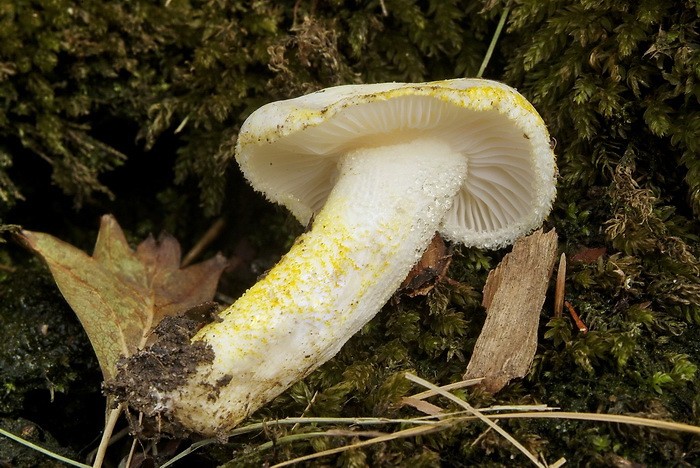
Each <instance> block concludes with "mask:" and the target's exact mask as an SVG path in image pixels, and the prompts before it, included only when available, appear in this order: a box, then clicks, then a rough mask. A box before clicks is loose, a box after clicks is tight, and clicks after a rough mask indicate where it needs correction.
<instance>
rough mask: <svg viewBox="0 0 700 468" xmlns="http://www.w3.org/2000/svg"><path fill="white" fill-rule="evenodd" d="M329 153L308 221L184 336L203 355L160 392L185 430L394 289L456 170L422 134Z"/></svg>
mask: <svg viewBox="0 0 700 468" xmlns="http://www.w3.org/2000/svg"><path fill="white" fill-rule="evenodd" d="M404 141H405V140H404ZM340 161H341V162H340V164H339V167H338V178H337V182H336V185H335V187H334V189H333V190H332V192H331V194H330V196H329V197H328V200H327V202H326V204H325V205H324V207H323V209H322V211H321V212H320V213H319V214H318V216H317V217H316V219H315V221H314V223H313V229H312V230H311V231H310V232H307V233H305V234H303V235H302V236H301V237H299V238H298V239H297V241H296V242H295V244H294V246H293V247H292V249H291V250H290V252H289V253H287V254H286V255H285V256H284V257H283V258H282V260H281V261H280V262H279V263H278V264H277V265H276V266H275V267H274V268H273V269H272V270H271V271H270V272H269V273H268V274H267V276H265V278H263V279H262V280H261V281H260V282H258V283H257V284H255V285H254V286H253V287H251V288H250V289H249V290H248V291H247V292H246V293H245V294H244V295H243V296H242V297H241V298H240V299H239V300H238V301H237V302H236V303H235V304H233V305H232V306H231V307H229V308H228V309H227V310H225V311H223V312H222V313H221V314H220V317H221V319H222V320H221V321H220V322H215V323H211V324H209V325H207V326H206V327H204V328H203V329H202V330H200V332H199V333H198V334H197V335H196V336H195V337H194V338H193V340H203V341H204V342H206V343H208V344H209V345H211V347H212V349H213V351H214V356H215V357H214V361H213V363H212V364H211V365H208V366H202V365H200V367H199V368H198V369H197V373H196V374H194V375H193V376H191V377H190V378H189V380H188V383H187V384H186V385H185V386H183V387H180V388H179V389H178V390H176V391H174V392H172V393H170V394H168V395H159V399H160V401H162V402H163V404H164V405H166V407H167V408H168V409H169V413H170V416H171V417H172V418H174V419H175V420H177V421H178V422H180V423H182V424H183V425H184V426H185V427H187V428H189V429H191V430H194V431H197V432H200V433H203V434H222V433H225V432H226V431H227V430H229V429H231V428H233V427H234V426H235V425H236V424H238V423H239V422H240V421H241V420H242V419H243V418H245V417H246V416H247V415H248V414H249V413H251V412H252V411H254V410H255V409H257V408H259V407H260V406H262V405H263V404H265V403H266V402H268V401H270V400H271V399H272V398H274V397H275V396H277V395H278V394H280V393H281V392H282V391H283V390H285V389H286V388H287V387H289V386H290V385H291V384H293V383H294V382H296V381H298V380H299V379H301V378H303V377H304V376H306V375H308V374H309V373H310V372H311V371H312V370H314V369H316V368H317V367H318V366H320V365H321V364H323V363H324V362H326V361H327V360H328V359H330V358H331V357H332V356H333V355H334V354H336V353H337V352H338V350H339V349H340V348H341V347H342V346H343V344H344V343H345V342H346V341H347V340H348V339H349V338H350V337H351V336H352V335H353V334H354V333H356V332H357V331H358V330H359V329H360V328H361V327H362V326H363V325H365V324H366V323H367V322H368V321H369V320H370V319H371V318H372V317H374V315H375V314H376V313H377V312H378V311H379V310H380V309H381V307H382V306H383V305H384V304H385V303H386V302H387V300H388V299H389V298H390V297H391V295H392V294H393V293H394V292H395V291H396V289H397V288H398V287H399V285H400V283H401V282H402V280H403V279H404V278H405V277H406V275H407V273H408V272H409V270H410V269H411V267H412V265H414V263H415V262H416V261H417V260H418V258H419V257H420V255H421V254H422V252H423V251H424V250H425V248H426V247H427V245H428V244H429V242H430V239H431V238H432V236H433V234H434V233H435V231H436V230H437V229H438V228H439V227H440V224H441V221H442V219H443V216H444V215H445V213H446V212H447V211H448V209H449V208H450V206H451V204H452V200H453V198H454V196H455V194H456V193H457V191H458V190H459V187H460V186H461V184H462V182H463V179H464V177H465V174H466V172H467V170H466V165H467V162H466V158H465V157H464V156H462V155H461V154H459V153H457V152H455V151H453V149H452V148H450V146H449V145H447V144H446V143H443V142H440V141H438V140H433V139H416V140H413V141H408V142H403V143H400V144H392V143H391V142H388V143H387V144H385V145H384V146H374V147H367V148H362V149H359V150H353V151H352V152H349V153H348V154H346V155H345V156H343V157H342V158H341V160H340Z"/></svg>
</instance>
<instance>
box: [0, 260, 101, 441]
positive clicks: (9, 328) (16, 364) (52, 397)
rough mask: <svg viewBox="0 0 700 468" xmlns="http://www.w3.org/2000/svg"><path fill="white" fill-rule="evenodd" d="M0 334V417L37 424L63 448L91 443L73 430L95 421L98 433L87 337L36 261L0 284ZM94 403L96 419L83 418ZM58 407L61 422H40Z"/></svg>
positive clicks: (95, 381)
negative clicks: (63, 444) (0, 332)
mask: <svg viewBox="0 0 700 468" xmlns="http://www.w3.org/2000/svg"><path fill="white" fill-rule="evenodd" d="M0 329H2V330H3V339H2V341H1V342H0V382H2V384H1V385H2V387H1V388H0V414H1V415H4V416H8V417H17V416H22V417H25V418H28V419H31V420H37V419H38V420H41V421H43V422H42V423H41V425H42V427H43V428H44V429H45V430H48V431H51V432H53V433H55V434H59V433H61V434H62V435H61V439H62V441H63V442H66V441H69V440H70V441H74V440H81V441H85V440H86V439H87V440H89V439H90V438H91V436H90V435H87V436H86V435H85V434H81V433H77V434H76V433H75V428H76V425H78V426H83V427H86V428H88V427H93V425H94V424H95V421H96V420H97V421H98V425H97V426H95V427H96V428H99V420H100V413H101V412H102V409H101V408H103V405H104V404H103V403H100V399H101V398H100V395H99V382H100V374H99V368H98V367H97V362H96V360H95V358H94V355H93V352H92V348H91V347H90V344H89V342H88V341H87V337H86V336H85V332H84V331H83V329H82V327H81V326H80V324H79V323H78V321H77V319H76V318H75V316H74V314H73V311H71V310H70V308H69V307H68V305H67V304H66V303H65V300H64V299H63V297H62V296H61V294H60V293H59V292H58V290H57V288H56V286H55V284H54V283H53V280H52V279H51V277H50V275H49V274H48V272H46V271H45V269H44V267H43V265H41V264H39V262H38V261H33V262H31V263H30V264H29V265H18V266H17V272H16V273H14V274H12V275H10V276H8V277H5V278H4V279H2V281H0ZM54 402H55V403H54ZM94 402H97V406H96V407H94V409H95V410H96V411H97V414H95V415H90V416H89V417H87V418H86V417H85V416H84V414H83V413H82V412H83V411H84V410H85V408H89V407H90V405H91V404H92V403H94ZM59 403H60V404H59ZM59 406H61V407H63V408H62V409H61V410H60V411H59V414H60V415H61V416H60V417H56V418H53V417H50V418H49V419H48V420H45V419H44V418H46V417H48V416H50V415H55V414H56V411H57V410H58V409H59ZM71 415H74V416H75V418H74V419H71ZM78 415H82V416H81V417H80V418H77V416H78ZM68 429H69V430H70V431H68Z"/></svg>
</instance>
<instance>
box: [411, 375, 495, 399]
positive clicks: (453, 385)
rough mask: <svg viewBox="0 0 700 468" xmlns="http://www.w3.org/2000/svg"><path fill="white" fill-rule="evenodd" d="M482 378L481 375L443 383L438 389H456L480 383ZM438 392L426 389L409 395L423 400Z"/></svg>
mask: <svg viewBox="0 0 700 468" xmlns="http://www.w3.org/2000/svg"><path fill="white" fill-rule="evenodd" d="M482 380H484V378H483V377H480V378H478V379H467V380H460V381H459V382H455V383H451V384H447V385H443V386H442V387H439V388H440V389H442V390H444V391H446V392H448V391H450V390H457V389H459V388H464V387H469V386H471V385H476V384H478V383H480V382H481V381H482ZM437 394H438V392H436V391H434V390H426V391H424V392H420V393H416V394H415V395H411V396H410V398H415V399H416V400H424V399H426V398H430V397H431V396H435V395H437Z"/></svg>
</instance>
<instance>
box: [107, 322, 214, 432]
mask: <svg viewBox="0 0 700 468" xmlns="http://www.w3.org/2000/svg"><path fill="white" fill-rule="evenodd" d="M201 327H202V322H201V321H199V320H196V319H193V318H190V317H189V316H187V315H184V316H178V317H166V318H165V319H163V320H162V321H161V322H160V323H159V324H158V326H157V327H156V328H155V330H154V333H155V335H156V336H157V337H156V340H155V342H154V343H153V345H152V346H149V347H148V348H147V349H144V350H141V351H139V352H138V353H136V354H134V355H133V356H130V357H129V358H126V359H122V360H121V361H120V362H119V363H118V364H117V367H118V372H117V375H116V377H115V378H114V379H112V380H110V381H108V382H105V384H104V390H105V391H106V392H107V393H108V394H110V395H114V396H115V397H116V399H117V401H119V402H123V403H126V404H127V405H128V406H129V408H130V409H133V410H137V411H140V412H143V414H144V416H146V417H145V418H144V419H143V421H142V422H141V423H139V422H137V419H136V418H129V420H130V421H131V426H132V429H133V430H134V432H135V433H136V434H138V435H139V436H141V437H146V438H158V437H160V435H161V434H162V433H163V432H166V433H168V434H170V435H172V436H174V437H187V436H188V435H189V431H187V430H185V429H184V428H183V427H182V426H181V425H180V424H179V423H177V422H176V421H175V420H173V419H172V418H170V417H169V414H168V413H169V411H168V402H167V401H164V400H161V399H160V398H159V397H158V396H159V394H160V393H165V392H169V391H172V390H174V389H176V388H178V387H180V386H182V385H184V384H185V382H186V381H187V379H188V377H189V376H190V375H192V374H193V373H194V372H195V370H196V369H197V366H199V365H201V364H210V363H211V362H212V361H213V360H214V352H213V351H212V349H211V347H210V346H209V345H206V344H204V343H202V342H201V341H196V342H194V343H191V342H190V339H191V338H192V336H194V334H195V333H197V331H198V330H199V329H200V328H201ZM225 383H226V382H221V385H225ZM211 390H212V396H213V397H215V396H216V393H217V392H218V388H212V389H211Z"/></svg>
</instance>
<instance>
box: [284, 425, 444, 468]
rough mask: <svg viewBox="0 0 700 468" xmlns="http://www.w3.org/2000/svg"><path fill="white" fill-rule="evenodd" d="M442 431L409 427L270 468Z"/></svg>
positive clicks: (434, 427) (436, 428)
mask: <svg viewBox="0 0 700 468" xmlns="http://www.w3.org/2000/svg"><path fill="white" fill-rule="evenodd" d="M440 429H442V427H440V426H417V427H410V428H408V429H403V430H401V431H397V432H392V433H391V434H386V435H384V436H380V437H374V438H372V439H368V440H363V441H362V442H357V443H354V444H350V445H344V446H342V447H337V448H334V449H329V450H324V451H322V452H317V453H312V454H310V455H305V456H303V457H298V458H294V459H292V460H287V461H284V462H282V463H278V464H276V465H272V466H271V467H270V468H280V467H283V466H289V465H294V464H295V463H300V462H303V461H307V460H313V459H314V458H320V457H325V456H328V455H333V454H336V453H341V452H345V451H347V450H352V449H355V448H360V447H365V446H367V445H373V444H378V443H380V442H388V441H390V440H395V439H400V438H404V437H415V436H418V435H423V434H428V433H430V432H434V431H438V430H440Z"/></svg>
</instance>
